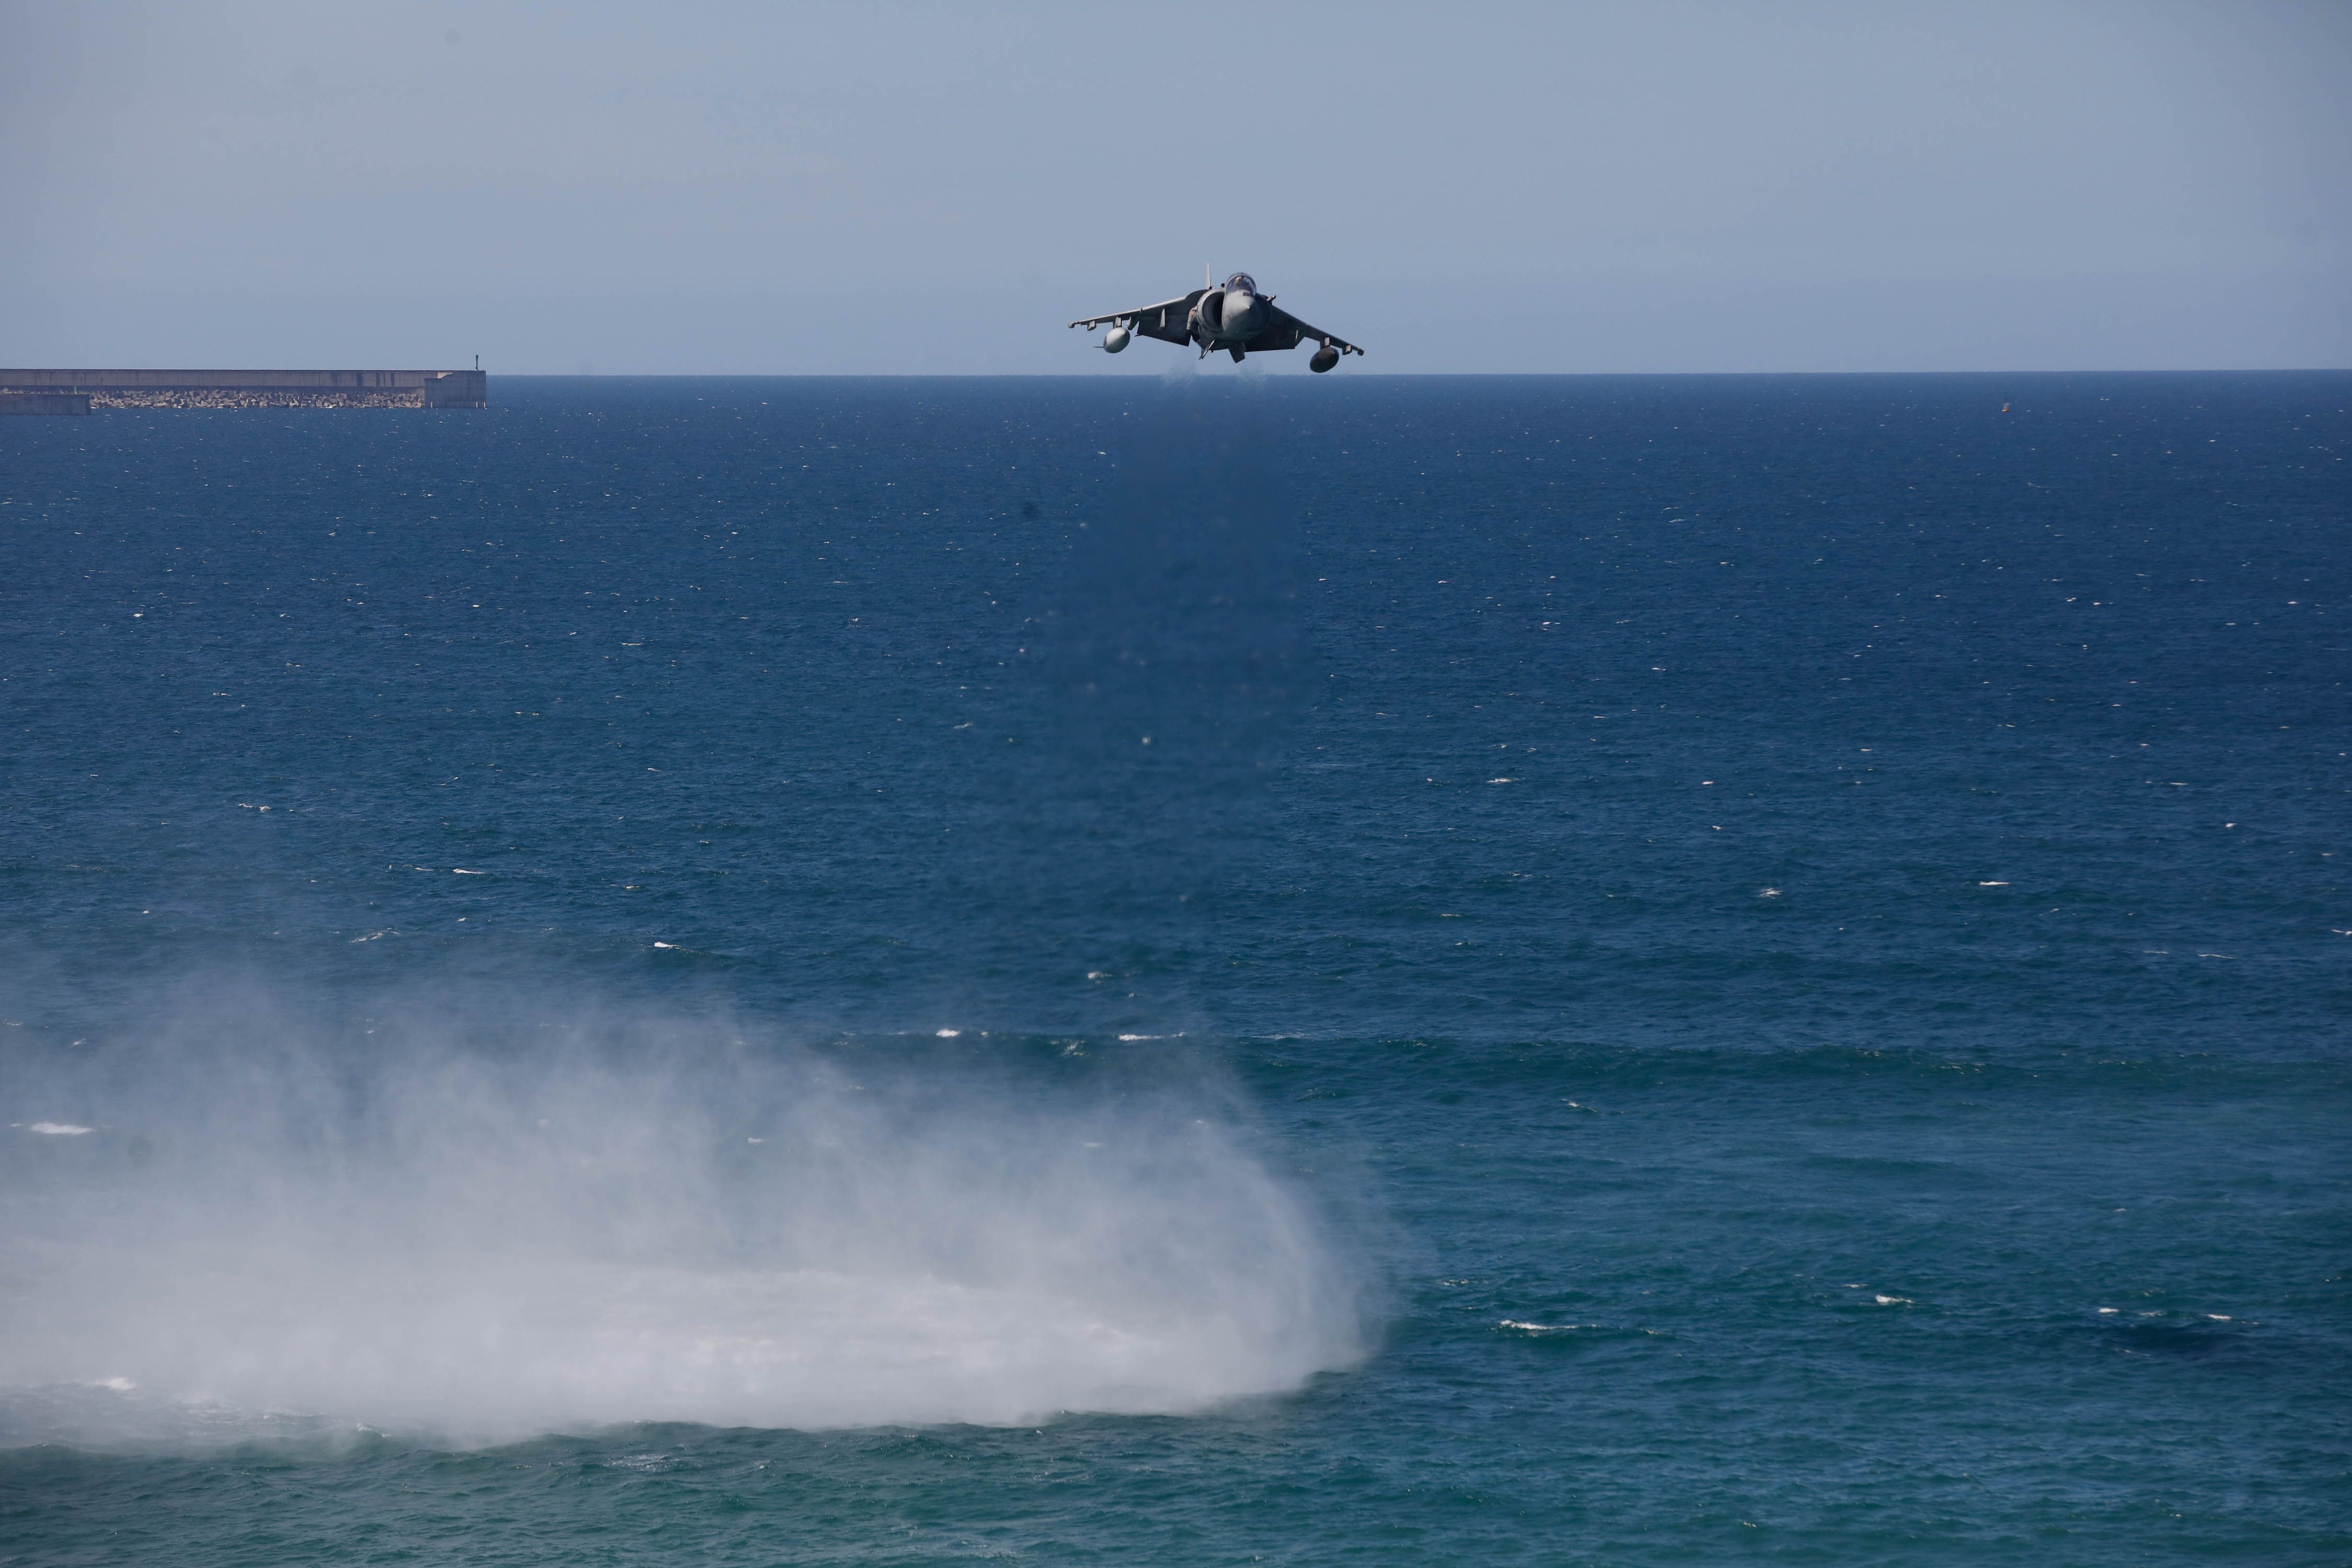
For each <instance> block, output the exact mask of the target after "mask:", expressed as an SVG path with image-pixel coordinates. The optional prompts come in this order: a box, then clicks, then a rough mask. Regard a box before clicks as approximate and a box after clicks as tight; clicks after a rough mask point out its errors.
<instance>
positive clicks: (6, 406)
mask: <svg viewBox="0 0 2352 1568" xmlns="http://www.w3.org/2000/svg"><path fill="white" fill-rule="evenodd" d="M87 413H89V394H88V393H86V392H0V414H87Z"/></svg>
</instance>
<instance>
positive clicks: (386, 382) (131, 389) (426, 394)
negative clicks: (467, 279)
mask: <svg viewBox="0 0 2352 1568" xmlns="http://www.w3.org/2000/svg"><path fill="white" fill-rule="evenodd" d="M12 393H13V394H21V395H43V396H48V397H54V396H58V395H64V396H69V397H70V396H83V397H87V398H88V399H89V406H90V407H91V408H486V407H488V406H489V376H488V373H487V372H484V371H479V370H0V396H5V395H8V394H12ZM26 412H36V410H31V409H27V410H26ZM37 412H44V413H46V412H57V413H65V412H71V411H70V410H67V409H63V408H58V409H41V410H37Z"/></svg>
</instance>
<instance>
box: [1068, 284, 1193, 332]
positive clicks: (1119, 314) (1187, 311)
mask: <svg viewBox="0 0 2352 1568" xmlns="http://www.w3.org/2000/svg"><path fill="white" fill-rule="evenodd" d="M1207 292H1208V290H1207V289H1193V290H1192V292H1191V293H1190V294H1182V295H1179V296H1178V297H1177V298H1175V299H1173V300H1161V301H1160V303H1159V304H1157V305H1139V306H1138V307H1137V308H1136V309H1134V310H1113V311H1111V312H1109V313H1108V315H1101V316H1088V317H1087V318H1086V319H1085V320H1084V321H1072V322H1071V323H1070V325H1072V326H1074V327H1100V326H1105V325H1108V323H1110V322H1112V321H1124V322H1126V323H1127V324H1128V325H1129V327H1131V328H1133V329H1134V330H1135V331H1136V332H1137V333H1139V335H1141V336H1143V337H1147V338H1158V339H1160V341H1161V342H1171V343H1185V342H1192V338H1191V336H1190V334H1189V333H1188V332H1187V331H1186V329H1185V322H1186V321H1189V320H1190V319H1191V318H1192V304H1193V301H1195V300H1198V299H1200V297H1201V296H1202V295H1203V294H1205V293H1207Z"/></svg>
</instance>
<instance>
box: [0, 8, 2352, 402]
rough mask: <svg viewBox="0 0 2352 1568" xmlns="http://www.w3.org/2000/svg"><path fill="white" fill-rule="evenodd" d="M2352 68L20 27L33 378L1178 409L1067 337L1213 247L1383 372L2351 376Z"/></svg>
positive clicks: (1270, 25) (1771, 51)
mask: <svg viewBox="0 0 2352 1568" xmlns="http://www.w3.org/2000/svg"><path fill="white" fill-rule="evenodd" d="M2347 85H2352V5H2340V4H2314V5H2292V4H2279V5H2263V4H2256V3H2245V0H2242V3H2238V4H2228V5H2166V4H2162V3H2160V0H2145V3H2139V4H2077V5H2066V4H2044V5H2001V4H1988V5H1968V6H1950V5H1947V6H1937V7H1926V6H1904V5H1883V4H1882V5H1784V6H1776V7H1761V6H1745V5H1654V6H1643V7H1629V6H1622V5H1605V6H1591V7H1578V6H1572V5H1544V6H1519V5H1448V6H1444V7H1439V6H1421V7H1406V6H1389V5H1230V6H1216V5H1212V6H1207V7H1174V6H1153V7H1148V8H1147V7H1135V8H1113V7H1102V6H1022V7H995V8H990V7H982V6H979V5H855V6H851V5H841V6H829V7H807V8H794V7H786V6H779V5H664V6H661V7H653V6H644V7H599V6H581V5H563V6H556V5H543V6H542V5H517V6H497V7H482V6H472V5H436V4H414V5H386V6H358V5H350V6H341V5H337V6H321V5H245V4H234V5H205V4H186V5H38V4H35V3H33V0H0V137H5V148H6V151H7V153H8V156H7V158H6V159H5V160H0V210H4V211H5V212H6V213H7V214H8V215H9V217H10V221H9V222H7V223H6V224H5V225H0V276H5V279H7V288H6V289H5V290H0V363H12V364H89V365H100V364H158V363H202V364H207V365H210V364H221V365H231V364H295V363H299V364H320V365H360V364H369V365H375V364H395V363H396V364H402V365H408V364H430V365H445V364H456V363H470V360H471V356H473V355H474V354H476V353H479V354H480V355H481V356H482V359H483V363H484V364H485V366H486V367H488V368H490V369H492V370H494V371H506V372H534V371H549V372H572V371H579V370H584V369H591V368H593V369H594V370H597V371H601V372H632V373H673V372H678V373H693V372H706V373H734V372H747V373H794V372H812V373H820V372H821V373H860V372H879V373H972V372H1017V373H1099V374H1166V373H1168V372H1170V371H1171V369H1173V368H1175V367H1176V366H1178V365H1179V364H1180V363H1190V355H1189V351H1186V352H1180V351H1178V350H1175V349H1172V348H1169V347H1166V346H1163V345H1159V344H1152V343H1143V344H1139V345H1138V346H1137V347H1136V348H1135V349H1133V350H1130V351H1129V353H1126V354H1123V355H1120V356H1118V358H1117V359H1115V360H1114V359H1112V358H1110V357H1109V356H1107V355H1105V354H1103V353H1099V352H1098V351H1095V350H1092V349H1091V348H1090V347H1089V346H1088V343H1087V340H1086V339H1084V338H1083V337H1082V336H1081V334H1078V333H1076V332H1070V331H1065V330H1064V328H1063V323H1064V322H1065V321H1068V320H1069V319H1070V318H1072V317H1074V316H1077V315H1082V314H1091V313H1094V312H1097V311H1101V310H1109V309H1113V308H1116V307H1122V306H1127V305H1131V304H1139V303H1142V302H1145V301H1148V300H1156V299H1160V298H1164V297H1166V296H1168V295H1170V294H1173V293H1175V292H1177V291H1179V290H1181V289H1184V288H1186V287H1189V286H1191V285H1192V284H1193V283H1195V282H1197V280H1198V279H1200V277H1201V275H1202V268H1203V266H1204V265H1206V266H1210V267H1213V268H1215V269H1216V272H1217V274H1218V276H1220V277H1223V275H1224V274H1225V273H1226V272H1229V271H1232V270H1234V269H1236V268H1246V269H1247V270H1249V271H1251V272H1253V273H1255V275H1256V277H1257V278H1258V279H1259V281H1260V282H1261V284H1262V285H1263V286H1264V287H1265V288H1267V289H1272V290H1273V291H1275V292H1276V294H1278V295H1279V296H1280V297H1281V300H1282V302H1283V303H1284V304H1285V305H1286V306H1289V307H1290V308H1292V309H1293V310H1297V312H1298V313H1299V314H1301V315H1303V316H1305V317H1306V318H1307V319H1308V320H1309V321H1315V322H1317V323H1318V324H1320V325H1322V326H1325V327H1327V328H1329V329H1331V330H1333V331H1339V332H1342V333H1345V334H1346V335H1348V336H1349V337H1350V338H1352V339H1354V340H1356V341H1357V342H1361V343H1363V344H1364V345H1365V346H1366V347H1367V348H1368V349H1370V357H1369V358H1368V359H1366V360H1362V361H1354V360H1351V361H1349V366H1348V371H1349V374H1359V373H1361V372H1408V371H1409V372H1478V371H1514V372H1521V371H1538V372H1591V371H1758V370H1927V369H2037V368H2085V369H2087V368H2103V369H2104V368H2141V367H2167V368H2192V367H2226V366H2291V365H2331V366H2342V365H2347V364H2352V281H2347V280H2352V91H2347ZM1304 359H1305V356H1304V355H1301V354H1292V355H1286V356H1277V357H1276V359H1274V360H1272V361H1268V362H1265V372H1266V373H1268V374H1299V373H1302V372H1303V370H1304ZM1253 363H1254V364H1255V363H1259V362H1253ZM1217 374H1237V373H1236V372H1234V370H1232V369H1231V367H1225V368H1224V369H1223V370H1221V371H1220V372H1218V373H1217Z"/></svg>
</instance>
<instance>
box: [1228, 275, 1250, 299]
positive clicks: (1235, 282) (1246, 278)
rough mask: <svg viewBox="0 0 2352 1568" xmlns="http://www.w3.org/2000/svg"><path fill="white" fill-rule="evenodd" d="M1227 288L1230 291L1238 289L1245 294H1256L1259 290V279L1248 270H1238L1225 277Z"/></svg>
mask: <svg viewBox="0 0 2352 1568" xmlns="http://www.w3.org/2000/svg"><path fill="white" fill-rule="evenodd" d="M1225 288H1226V289H1227V290H1228V291H1230V290H1232V289H1240V290H1241V291H1242V292H1243V293H1244V294H1255V293H1256V292H1257V279H1255V278H1253V277H1251V276H1250V275H1249V274H1248V273H1246V272H1236V273H1234V275H1233V276H1232V277H1231V278H1228V279H1225Z"/></svg>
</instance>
